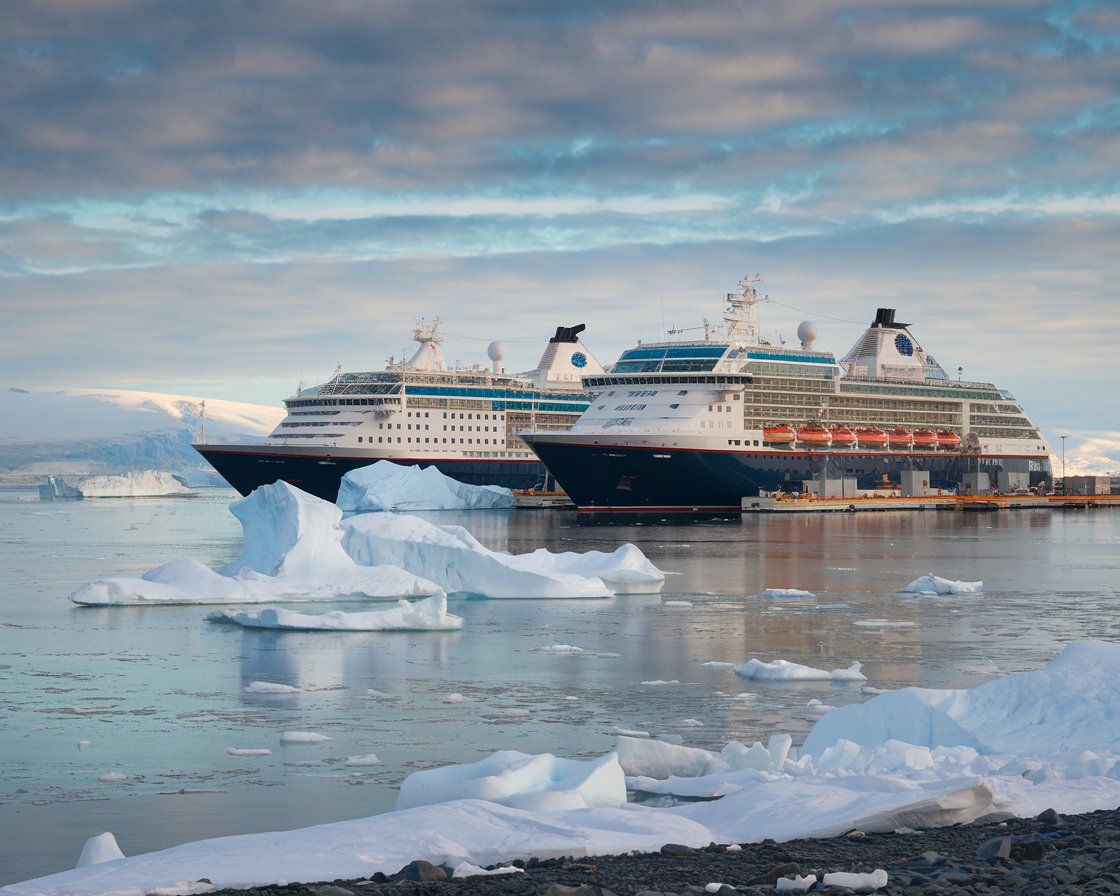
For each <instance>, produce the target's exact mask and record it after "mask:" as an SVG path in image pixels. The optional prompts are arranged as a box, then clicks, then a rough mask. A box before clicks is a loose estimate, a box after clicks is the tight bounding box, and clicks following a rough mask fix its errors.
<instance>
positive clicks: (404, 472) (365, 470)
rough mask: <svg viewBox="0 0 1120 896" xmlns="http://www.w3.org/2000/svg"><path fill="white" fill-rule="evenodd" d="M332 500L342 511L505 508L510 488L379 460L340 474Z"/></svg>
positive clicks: (510, 499)
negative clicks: (475, 483)
mask: <svg viewBox="0 0 1120 896" xmlns="http://www.w3.org/2000/svg"><path fill="white" fill-rule="evenodd" d="M335 503H336V504H337V505H338V506H339V507H340V508H341V509H342V510H344V511H353V512H356V513H366V512H370V511H384V510H396V511H402V510H473V509H478V508H486V509H490V508H508V507H513V506H514V504H515V502H514V499H513V492H511V491H510V490H509V489H508V488H502V487H501V486H497V485H467V484H466V483H463V482H459V481H458V480H457V479H452V478H451V477H449V476H445V475H444V474H443V473H441V472H440V471H439V470H437V469H436V468H435V467H424V468H421V467H418V466H415V465H409V466H405V465H402V464H395V463H393V462H392V461H389V460H379V461H378V462H377V463H375V464H370V465H369V466H368V467H359V468H358V469H356V470H351V471H350V472H349V473H347V474H346V475H344V476H343V477H342V484H341V485H340V486H339V488H338V500H337V501H335Z"/></svg>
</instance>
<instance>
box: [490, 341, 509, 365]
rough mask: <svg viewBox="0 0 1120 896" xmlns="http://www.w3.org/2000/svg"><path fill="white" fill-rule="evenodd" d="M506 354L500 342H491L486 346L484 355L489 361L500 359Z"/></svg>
mask: <svg viewBox="0 0 1120 896" xmlns="http://www.w3.org/2000/svg"><path fill="white" fill-rule="evenodd" d="M505 356H506V347H505V346H504V345H502V344H501V343H500V342H491V343H490V344H489V345H488V346H486V357H488V358H489V359H490V360H491V361H501V360H503V359H504V358H505Z"/></svg>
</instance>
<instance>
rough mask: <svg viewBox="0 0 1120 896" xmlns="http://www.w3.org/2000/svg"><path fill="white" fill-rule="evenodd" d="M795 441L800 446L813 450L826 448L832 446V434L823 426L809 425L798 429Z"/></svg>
mask: <svg viewBox="0 0 1120 896" xmlns="http://www.w3.org/2000/svg"><path fill="white" fill-rule="evenodd" d="M797 441H799V442H800V443H801V444H802V445H809V446H810V447H813V448H827V447H828V446H829V445H831V444H832V433H830V432H829V431H828V430H827V429H825V428H824V427H823V426H818V425H817V424H815V423H810V424H808V425H807V426H801V427H798V430H797Z"/></svg>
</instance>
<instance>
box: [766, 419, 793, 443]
mask: <svg viewBox="0 0 1120 896" xmlns="http://www.w3.org/2000/svg"><path fill="white" fill-rule="evenodd" d="M795 438H797V433H796V432H795V431H794V429H793V427H792V426H790V425H789V424H788V423H779V424H777V425H776V426H764V427H762V441H764V442H766V443H767V444H770V445H789V444H791V443H792V442H793V440H794V439H795Z"/></svg>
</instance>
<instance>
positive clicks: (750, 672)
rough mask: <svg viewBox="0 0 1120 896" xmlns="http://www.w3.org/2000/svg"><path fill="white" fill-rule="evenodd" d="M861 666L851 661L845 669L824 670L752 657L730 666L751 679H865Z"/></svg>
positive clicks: (783, 661)
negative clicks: (765, 661) (763, 660)
mask: <svg viewBox="0 0 1120 896" xmlns="http://www.w3.org/2000/svg"><path fill="white" fill-rule="evenodd" d="M862 666H863V664H862V663H859V662H853V663H852V664H851V665H850V666H848V668H847V669H833V670H832V671H831V672H826V671H825V670H824V669H815V668H813V667H812V666H803V665H801V664H800V663H791V662H790V661H789V660H773V661H771V662H769V663H764V662H762V660H756V659H752V660H748V661H747V662H745V663H738V664H736V665H735V666H733V667H732V668H733V669H734V670H735V674H736V675H738V676H739V677H741V678H749V679H751V680H753V681H867V676H866V675H864V674H863V673H862V672H860V671H859V670H860V668H861V667H862Z"/></svg>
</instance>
